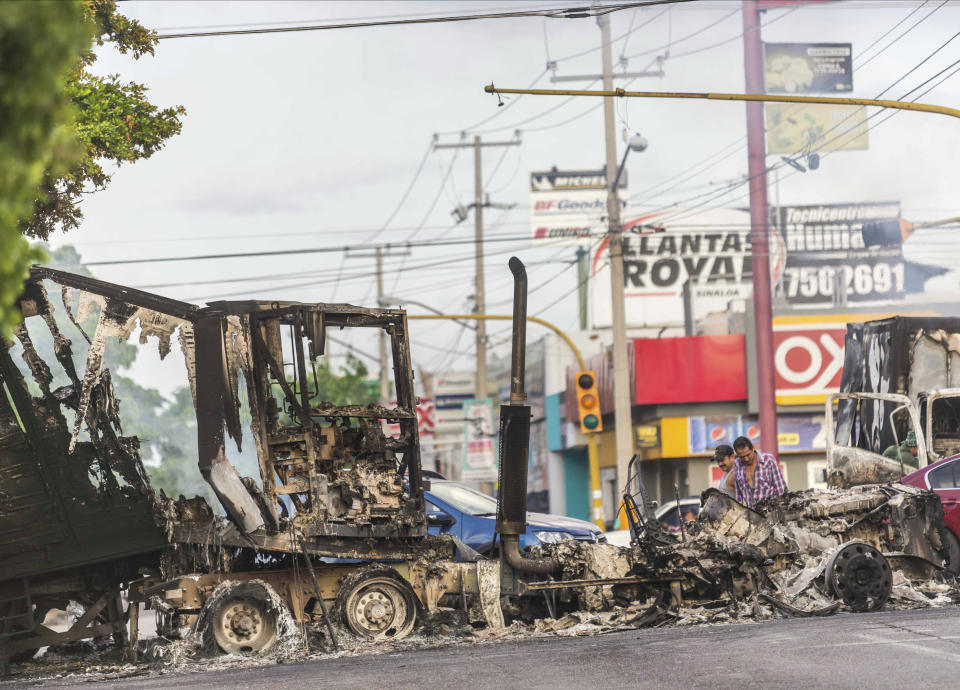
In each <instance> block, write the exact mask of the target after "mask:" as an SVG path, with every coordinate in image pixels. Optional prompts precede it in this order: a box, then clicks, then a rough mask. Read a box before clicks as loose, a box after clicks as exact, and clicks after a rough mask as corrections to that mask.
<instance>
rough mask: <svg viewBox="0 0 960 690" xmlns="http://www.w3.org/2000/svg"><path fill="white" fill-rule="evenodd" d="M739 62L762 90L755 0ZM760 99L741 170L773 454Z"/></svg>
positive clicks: (750, 2)
mask: <svg viewBox="0 0 960 690" xmlns="http://www.w3.org/2000/svg"><path fill="white" fill-rule="evenodd" d="M743 65H744V72H745V75H746V91H747V93H763V91H764V85H763V44H762V42H761V40H760V13H759V12H758V11H757V3H756V1H755V0H746V2H744V3H743ZM763 137H764V132H763V103H761V102H759V101H753V102H748V103H747V173H748V174H749V176H750V238H751V247H752V250H751V251H752V255H753V257H752V258H753V318H754V332H755V333H756V352H757V392H758V398H759V411H760V441H761V444H762V445H761V447H762V448H763V450H764V451H766V452H768V453H773V454H774V455H776V456H779V446H778V443H777V402H776V398H775V393H774V388H775V386H774V378H773V325H772V323H773V313H772V306H771V300H770V294H771V291H770V232H769V209H768V206H767V175H766V169H767V160H766V158H767V156H766V147H765V143H764V140H763Z"/></svg>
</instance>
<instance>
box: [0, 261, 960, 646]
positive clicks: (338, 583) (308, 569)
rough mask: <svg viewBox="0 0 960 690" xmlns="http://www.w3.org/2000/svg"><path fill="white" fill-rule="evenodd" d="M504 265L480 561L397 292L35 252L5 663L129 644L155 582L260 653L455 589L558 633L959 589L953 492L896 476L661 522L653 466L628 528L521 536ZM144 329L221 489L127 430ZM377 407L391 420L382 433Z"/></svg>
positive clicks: (518, 420)
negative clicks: (352, 335)
mask: <svg viewBox="0 0 960 690" xmlns="http://www.w3.org/2000/svg"><path fill="white" fill-rule="evenodd" d="M510 269H511V271H512V272H513V275H514V323H513V356H512V371H511V391H510V400H509V401H508V402H507V403H504V404H503V405H501V408H500V481H499V486H500V494H499V497H498V513H497V532H498V533H499V535H500V541H501V544H502V548H501V549H500V554H499V557H496V558H494V559H484V558H481V557H479V556H478V555H477V554H476V553H474V552H472V551H471V550H470V549H469V548H467V547H465V546H464V545H462V544H460V543H459V542H458V541H457V540H456V539H454V538H452V537H449V536H443V537H433V536H430V535H429V534H428V533H427V521H426V514H425V512H424V498H423V491H424V490H425V489H426V488H428V486H427V485H426V481H425V480H424V479H423V478H422V476H421V475H422V473H421V465H420V448H419V440H418V435H417V420H416V403H417V400H416V398H415V395H414V386H413V374H412V369H411V366H410V353H409V345H408V342H409V341H408V336H407V323H406V315H405V312H403V311H402V310H389V309H365V308H361V307H353V306H349V305H342V304H303V303H297V302H261V301H241V302H217V303H213V304H210V305H208V306H206V307H197V306H195V305H191V304H187V303H183V302H179V301H176V300H171V299H167V298H164V297H160V296H157V295H153V294H150V293H146V292H141V291H137V290H133V289H130V288H125V287H122V286H118V285H113V284H110V283H105V282H102V281H99V280H95V279H92V278H88V277H84V276H78V275H74V274H70V273H65V272H62V271H56V270H53V269H47V268H39V267H35V268H34V269H33V270H32V272H31V276H30V279H29V280H28V281H27V284H26V286H25V289H24V292H23V294H22V296H21V298H20V309H21V311H22V313H23V315H24V317H25V318H24V324H23V325H22V326H21V327H20V329H19V331H18V332H17V333H16V335H15V338H14V340H13V342H10V343H5V344H4V345H3V347H0V384H2V388H3V394H2V395H0V558H2V559H3V562H4V568H3V571H2V574H0V660H12V661H22V660H25V659H29V658H30V657H32V656H33V654H34V653H35V651H36V650H37V649H38V648H39V647H41V646H46V645H59V644H62V643H65V642H70V641H73V640H80V639H87V638H95V637H103V636H108V635H112V636H113V638H114V640H115V641H116V643H117V644H118V645H120V646H121V647H123V648H125V649H126V650H127V653H128V657H133V658H134V659H135V658H136V654H137V650H138V646H137V638H138V615H139V611H140V607H141V605H146V606H147V607H149V608H150V609H153V610H154V611H156V613H157V614H158V633H159V634H160V635H161V636H162V637H163V638H165V639H168V640H169V639H199V640H200V641H201V644H200V647H202V648H203V649H204V650H206V651H210V650H215V649H218V650H220V651H222V652H227V653H234V654H247V653H254V654H255V653H266V652H267V651H269V650H271V649H272V648H274V646H275V645H276V644H277V641H278V639H279V638H281V637H283V636H284V635H287V634H288V633H289V632H290V631H291V630H293V631H295V630H296V629H298V628H303V627H304V626H307V625H310V626H312V627H313V629H314V630H315V631H316V632H317V635H318V636H319V637H320V638H321V639H322V643H321V645H322V646H323V647H324V649H326V650H328V651H329V650H332V649H336V648H337V645H338V639H342V638H341V637H340V633H338V631H337V629H336V628H335V626H334V624H335V623H336V624H338V625H340V626H342V627H343V628H345V629H346V630H347V631H349V632H351V633H353V634H354V635H355V636H357V637H359V638H364V639H372V640H397V639H400V638H403V637H404V636H406V635H407V634H408V633H410V631H411V630H412V629H413V628H414V626H415V625H416V624H417V622H418V621H422V620H425V619H426V620H429V619H430V618H431V617H432V616H434V615H435V614H439V613H441V609H446V610H448V611H456V612H458V620H460V621H461V623H462V624H463V625H464V626H466V629H469V626H467V623H468V622H470V623H473V624H475V625H477V626H486V627H487V629H488V630H491V631H496V630H500V631H510V630H517V631H521V632H523V631H526V632H529V631H530V630H531V629H532V630H533V631H543V632H560V631H569V630H571V629H578V626H586V627H587V628H590V627H591V626H592V628H598V627H599V628H610V627H632V628H635V627H643V626H649V625H663V624H669V623H679V624H683V623H691V622H703V621H719V620H731V619H735V618H743V617H753V618H756V617H765V616H774V615H783V616H795V615H825V614H829V613H832V612H834V611H836V610H838V609H848V610H854V611H867V610H876V609H878V608H881V607H883V606H886V605H898V606H921V605H943V604H945V603H948V602H952V601H953V600H954V598H955V597H956V596H957V594H958V590H957V588H956V580H955V579H954V578H953V576H952V575H951V574H950V573H949V572H947V571H946V570H945V569H944V565H945V560H944V559H945V557H946V554H945V552H944V548H943V541H942V539H941V535H942V532H943V515H942V509H941V507H940V503H939V498H938V497H937V496H936V495H935V494H933V493H931V492H929V491H922V490H919V489H914V488H912V487H907V486H903V485H900V484H896V483H890V484H872V485H868V486H855V487H852V488H850V487H847V488H833V489H829V490H827V491H824V492H818V491H805V492H794V493H790V494H787V495H785V496H781V497H777V498H772V499H768V500H766V501H763V502H761V503H760V504H758V506H757V507H756V508H755V509H749V508H746V507H744V506H742V505H740V504H739V503H737V502H736V501H734V500H732V499H731V498H729V497H727V496H725V495H723V494H720V493H719V492H716V491H714V490H708V491H707V492H705V493H704V495H703V497H702V502H703V509H702V510H701V512H700V516H699V517H698V519H697V520H696V521H694V522H690V523H687V524H686V525H685V528H684V531H683V533H682V535H681V539H680V540H678V539H677V538H676V537H675V536H673V535H670V534H667V533H665V532H663V531H661V528H660V526H659V523H658V521H657V520H655V519H654V518H653V515H652V510H651V508H650V505H649V504H648V502H647V501H646V498H645V494H644V492H643V490H642V485H638V486H637V487H635V489H634V490H632V491H630V492H627V493H625V495H624V502H625V504H626V508H627V515H628V518H629V522H630V528H631V537H632V539H631V546H630V547H626V548H621V547H616V546H612V545H609V544H594V543H584V542H577V541H567V542H561V543H559V544H549V545H543V546H540V547H535V548H532V549H527V550H525V551H521V550H520V549H519V548H518V541H519V535H521V534H523V533H524V532H525V529H526V516H527V512H526V498H527V494H526V485H527V482H526V473H527V460H528V444H529V436H530V408H529V407H528V406H526V405H525V404H524V397H525V395H524V390H523V381H524V375H523V373H524V360H523V353H524V350H525V320H526V274H525V270H524V268H523V264H522V263H521V262H520V261H519V260H517V259H511V261H510ZM57 293H59V294H57ZM334 328H335V329H345V328H351V329H370V330H369V332H370V333H373V334H375V335H380V334H382V337H384V338H386V339H388V340H389V342H390V345H391V348H390V349H391V352H392V362H393V374H394V386H395V393H396V399H397V401H398V402H397V404H396V405H395V406H389V407H388V406H383V405H380V404H371V405H356V404H346V405H343V404H341V405H334V404H332V403H330V402H329V401H327V400H325V397H326V392H325V391H323V390H321V388H320V385H319V383H318V381H319V379H318V377H317V376H316V374H315V367H316V366H317V362H318V360H319V358H321V357H322V356H324V353H325V342H326V340H327V337H326V332H327V331H328V330H329V329H334ZM68 329H69V330H68ZM67 333H70V335H71V336H73V341H71V338H70V337H68V335H67ZM137 333H139V340H140V343H141V345H142V344H145V343H147V342H148V341H150V340H151V339H153V338H156V339H157V346H158V347H157V349H158V351H159V354H160V356H161V357H164V356H166V355H167V354H168V353H170V352H171V351H172V347H173V343H174V340H176V341H177V342H178V344H179V347H180V351H181V352H182V355H183V360H184V363H185V365H186V379H187V381H188V382H189V386H190V391H191V395H192V398H193V403H194V409H195V413H196V432H197V455H196V457H197V468H196V471H197V473H198V474H199V475H201V476H202V477H203V480H204V481H205V483H206V485H207V486H209V489H210V491H209V492H208V494H209V496H211V497H215V501H214V500H211V501H208V500H207V499H205V498H203V497H202V496H194V497H185V496H182V495H181V496H177V497H173V496H167V495H166V494H165V493H164V492H163V491H162V490H156V489H155V488H154V486H153V485H152V484H151V479H150V472H149V470H150V467H149V463H145V461H144V458H143V457H141V454H142V450H141V439H139V438H137V437H136V436H133V435H124V432H123V428H122V419H123V415H122V409H121V408H122V404H123V401H122V400H118V396H117V393H116V390H115V387H114V382H113V379H112V374H111V372H110V370H109V367H107V366H105V362H106V361H107V360H108V357H107V353H108V352H109V345H110V343H111V342H112V341H113V340H126V339H127V338H129V337H131V336H132V335H135V334H137ZM78 338H79V339H78ZM41 342H43V343H45V344H43V345H41ZM75 343H76V344H75ZM83 348H86V354H85V356H83V355H82V354H81V352H80V351H81V350H82V349H83ZM384 422H388V423H391V424H393V425H396V427H397V428H399V432H397V433H395V434H391V433H386V432H385V426H384ZM234 442H235V447H236V449H237V453H239V452H240V450H241V447H242V445H244V444H247V447H252V448H253V450H255V455H256V459H255V460H256V463H255V467H256V469H257V470H259V472H258V474H259V478H257V477H250V476H243V475H242V472H241V471H240V470H239V469H238V466H237V464H235V462H234V461H233V460H232V459H231V458H232V457H235V455H234V451H233V448H234ZM255 473H256V472H255ZM331 559H334V560H333V561H332V562H331ZM340 559H357V560H353V561H349V562H348V561H344V560H340ZM68 607H70V608H71V610H73V611H75V615H74V620H73V621H72V625H70V626H69V627H68V629H66V630H54V629H52V628H50V627H47V626H45V625H44V617H45V614H46V613H47V612H48V611H50V610H52V609H59V610H64V611H65V610H67V609H68ZM507 623H511V627H509V628H508V627H506V625H507Z"/></svg>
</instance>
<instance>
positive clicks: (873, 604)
mask: <svg viewBox="0 0 960 690" xmlns="http://www.w3.org/2000/svg"><path fill="white" fill-rule="evenodd" d="M824 577H825V578H826V583H827V589H828V590H829V591H830V593H831V594H833V595H834V596H836V597H837V598H838V599H841V600H842V601H843V603H844V604H846V605H847V606H849V607H850V608H851V609H853V610H854V611H877V610H879V609H881V608H883V605H884V604H885V603H886V601H887V599H888V598H889V597H890V590H891V589H892V587H893V576H892V574H891V572H890V564H889V563H888V562H887V559H886V558H884V557H883V554H881V553H880V552H879V551H877V550H876V549H875V548H873V547H872V546H870V545H869V544H867V543H865V542H862V541H850V542H847V543H846V544H841V545H840V547H839V548H838V549H837V551H836V552H835V553H834V554H833V556H831V557H830V560H829V561H827V567H826V569H825V571H824Z"/></svg>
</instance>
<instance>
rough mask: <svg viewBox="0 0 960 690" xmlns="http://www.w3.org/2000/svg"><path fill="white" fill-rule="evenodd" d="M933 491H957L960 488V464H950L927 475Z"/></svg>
mask: <svg viewBox="0 0 960 690" xmlns="http://www.w3.org/2000/svg"><path fill="white" fill-rule="evenodd" d="M927 479H928V480H929V481H930V488H931V489H955V488H957V487H960V481H958V480H960V462H948V463H947V464H945V465H941V466H940V467H938V468H937V469H935V470H931V471H930V474H928V475H927Z"/></svg>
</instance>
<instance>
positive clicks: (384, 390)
mask: <svg viewBox="0 0 960 690" xmlns="http://www.w3.org/2000/svg"><path fill="white" fill-rule="evenodd" d="M390 251H391V249H390V247H389V245H388V246H387V252H390ZM409 254H410V250H404V251H403V252H394V253H388V254H387V256H407V255H409ZM371 256H372V257H374V260H375V262H376V263H375V266H376V268H375V270H376V272H377V305H378V306H383V298H384V294H383V256H384V251H383V247H377V248H376V249H374V251H373V253H372V254H371V253H369V252H366V253H364V252H352V251H350V250H349V249H348V250H347V251H346V256H345V257H344V258H347V259H360V258H368V257H371ZM389 372H390V369H389V367H388V365H387V334H386V332H385V331H383V330H381V331H380V403H381V404H383V405H386V404H388V403H389V402H390V375H389Z"/></svg>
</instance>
